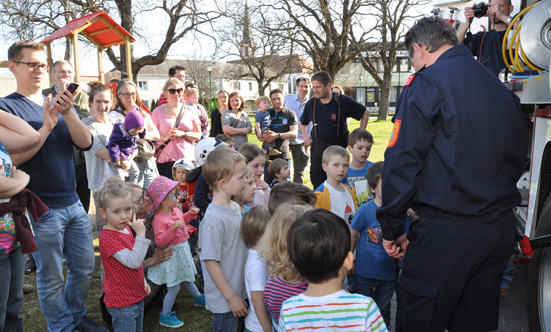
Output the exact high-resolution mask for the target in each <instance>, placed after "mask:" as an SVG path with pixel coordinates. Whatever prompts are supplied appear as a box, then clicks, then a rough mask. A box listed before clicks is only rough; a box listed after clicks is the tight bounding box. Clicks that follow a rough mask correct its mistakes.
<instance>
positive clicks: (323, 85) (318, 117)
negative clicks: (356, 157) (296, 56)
mask: <svg viewBox="0 0 551 332" xmlns="http://www.w3.org/2000/svg"><path fill="white" fill-rule="evenodd" d="M312 90H314V95H315V97H314V98H312V99H310V100H309V101H308V102H306V106H304V112H303V113H302V116H301V117H300V131H301V133H302V137H303V138H304V144H305V145H306V146H310V145H311V146H312V151H311V152H310V179H311V180H312V184H313V185H314V189H315V188H317V187H319V186H320V185H321V184H322V183H323V181H325V179H327V176H326V174H325V171H324V170H323V168H322V166H321V157H322V155H323V151H325V149H326V148H327V147H328V146H330V145H340V146H342V147H344V148H346V147H347V146H348V126H347V125H346V119H347V118H348V117H352V118H354V119H356V120H361V122H360V128H362V129H365V127H366V126H367V122H368V121H369V111H368V110H367V108H366V107H365V106H364V105H362V104H360V103H358V102H357V101H355V100H354V99H352V98H350V97H348V96H347V95H339V94H336V93H334V92H332V91H331V75H329V74H328V73H326V72H324V71H320V72H317V73H315V74H314V75H313V76H312ZM310 122H312V124H313V128H312V130H311V132H310V133H307V129H308V123H310Z"/></svg>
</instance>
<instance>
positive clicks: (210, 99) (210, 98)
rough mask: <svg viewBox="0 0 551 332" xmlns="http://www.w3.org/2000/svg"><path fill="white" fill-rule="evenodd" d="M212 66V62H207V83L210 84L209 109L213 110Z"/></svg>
mask: <svg viewBox="0 0 551 332" xmlns="http://www.w3.org/2000/svg"><path fill="white" fill-rule="evenodd" d="M212 67H214V64H212V63H209V64H208V65H207V70H208V71H209V84H210V93H209V101H210V110H211V111H212V110H214V100H213V99H212Z"/></svg>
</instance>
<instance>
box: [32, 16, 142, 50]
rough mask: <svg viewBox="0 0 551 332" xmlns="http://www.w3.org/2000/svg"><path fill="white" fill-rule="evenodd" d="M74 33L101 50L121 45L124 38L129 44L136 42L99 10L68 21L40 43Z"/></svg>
mask: <svg viewBox="0 0 551 332" xmlns="http://www.w3.org/2000/svg"><path fill="white" fill-rule="evenodd" d="M74 31H78V32H80V33H82V34H83V35H85V36H86V37H87V38H88V39H90V41H92V42H93V43H94V44H96V45H97V46H100V47H102V48H107V47H111V46H115V45H120V44H123V43H124V42H125V41H126V38H129V39H130V42H134V41H136V39H135V38H134V37H132V35H131V34H130V33H128V31H126V30H125V29H124V28H123V27H121V26H120V25H119V24H118V23H117V22H115V21H114V20H113V19H112V18H111V17H110V16H109V15H107V13H106V12H104V11H103V10H100V11H98V12H95V13H92V14H88V15H86V16H83V17H80V18H77V19H74V20H72V21H70V22H69V23H67V24H66V25H65V26H63V27H62V28H60V29H58V30H56V31H55V32H54V33H52V34H51V35H49V36H48V37H46V38H45V39H44V40H42V41H41V43H49V42H51V41H53V40H55V39H58V38H61V37H66V36H69V35H71V34H72V33H73V32H74Z"/></svg>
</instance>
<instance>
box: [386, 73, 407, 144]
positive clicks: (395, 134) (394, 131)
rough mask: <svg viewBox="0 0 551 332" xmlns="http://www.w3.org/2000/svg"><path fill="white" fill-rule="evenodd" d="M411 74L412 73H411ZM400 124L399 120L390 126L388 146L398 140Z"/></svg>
mask: <svg viewBox="0 0 551 332" xmlns="http://www.w3.org/2000/svg"><path fill="white" fill-rule="evenodd" d="M412 76H413V75H412ZM401 125H402V121H401V120H395V121H394V128H392V134H391V135H390V141H389V142H388V147H389V148H391V147H393V146H394V144H396V141H397V140H398V135H399V134H400V126H401Z"/></svg>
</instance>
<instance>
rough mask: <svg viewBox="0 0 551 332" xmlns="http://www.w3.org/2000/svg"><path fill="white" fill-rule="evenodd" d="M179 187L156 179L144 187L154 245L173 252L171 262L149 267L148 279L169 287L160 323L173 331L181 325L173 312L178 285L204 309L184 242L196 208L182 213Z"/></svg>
mask: <svg viewBox="0 0 551 332" xmlns="http://www.w3.org/2000/svg"><path fill="white" fill-rule="evenodd" d="M179 184H180V183H179V182H178V181H172V180H170V179H168V178H166V177H164V176H159V177H157V178H155V179H154V180H153V182H151V184H150V185H149V187H148V188H147V192H148V194H149V198H151V201H152V202H153V209H155V215H154V217H153V231H154V232H155V243H156V244H157V246H159V248H163V249H164V248H167V247H170V248H173V249H174V253H173V255H172V258H171V259H170V260H168V261H165V262H162V263H160V264H157V265H155V266H152V267H150V268H149V270H148V277H149V279H150V280H151V281H152V282H154V283H155V284H157V285H163V284H166V286H167V288H168V290H167V293H166V295H165V298H164V300H163V310H162V311H161V313H160V315H161V317H160V319H159V324H160V325H162V326H166V327H172V328H176V327H180V326H182V325H184V323H183V322H182V321H180V320H179V319H178V318H176V313H175V312H174V311H172V306H173V305H174V301H175V300H176V295H178V292H179V291H180V284H181V283H183V284H184V287H185V288H186V290H187V291H188V292H189V293H190V294H191V296H193V304H194V305H196V306H203V307H204V306H205V296H204V295H203V294H201V293H199V291H198V290H197V287H196V286H195V284H194V283H193V282H194V281H195V274H196V273H197V270H196V269H195V264H194V263H193V257H192V256H191V251H190V249H189V244H188V242H187V240H188V238H189V235H188V231H187V227H186V225H187V224H188V223H189V222H190V221H191V220H193V219H195V218H197V213H198V212H199V209H198V208H191V209H190V210H189V211H188V212H186V213H185V214H184V213H182V210H181V209H180V202H179V200H178V186H179Z"/></svg>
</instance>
